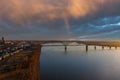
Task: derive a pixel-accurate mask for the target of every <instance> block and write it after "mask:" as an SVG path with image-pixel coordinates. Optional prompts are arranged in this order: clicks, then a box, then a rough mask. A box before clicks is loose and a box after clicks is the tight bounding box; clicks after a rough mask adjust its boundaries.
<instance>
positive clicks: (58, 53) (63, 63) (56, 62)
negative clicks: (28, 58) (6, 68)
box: [40, 46, 120, 80]
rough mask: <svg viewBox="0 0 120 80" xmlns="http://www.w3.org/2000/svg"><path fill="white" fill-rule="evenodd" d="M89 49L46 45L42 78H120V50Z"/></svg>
mask: <svg viewBox="0 0 120 80" xmlns="http://www.w3.org/2000/svg"><path fill="white" fill-rule="evenodd" d="M89 48H90V49H89V51H88V52H87V53H86V51H85V47H84V46H79V47H68V51H67V52H64V47H45V48H42V53H41V59H40V69H41V80H120V50H119V49H118V50H115V49H114V48H113V49H112V50H109V49H108V48H106V49H105V50H102V49H101V47H97V50H94V47H89Z"/></svg>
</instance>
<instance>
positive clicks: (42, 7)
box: [0, 0, 120, 40]
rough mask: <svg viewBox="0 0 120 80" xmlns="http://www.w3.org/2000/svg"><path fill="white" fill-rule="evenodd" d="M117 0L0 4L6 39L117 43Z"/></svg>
mask: <svg viewBox="0 0 120 80" xmlns="http://www.w3.org/2000/svg"><path fill="white" fill-rule="evenodd" d="M119 8H120V0H0V36H5V37H6V38H7V39H18V40H20V39H21V40H23V39H24V40H41V39H109V40H120V36H119V34H120V9H119Z"/></svg>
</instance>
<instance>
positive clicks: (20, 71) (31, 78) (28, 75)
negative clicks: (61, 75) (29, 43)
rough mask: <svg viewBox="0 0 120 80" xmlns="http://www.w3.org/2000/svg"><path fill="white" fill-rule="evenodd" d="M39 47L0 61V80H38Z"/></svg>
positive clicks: (34, 46) (36, 46)
mask: <svg viewBox="0 0 120 80" xmlns="http://www.w3.org/2000/svg"><path fill="white" fill-rule="evenodd" d="M40 50H41V49H40V46H39V45H33V47H32V49H31V50H24V51H20V52H19V53H16V54H14V55H12V56H10V57H8V58H6V59H4V60H2V61H0V80H40V66H39V64H40V63H39V59H40Z"/></svg>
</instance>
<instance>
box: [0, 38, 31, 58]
mask: <svg viewBox="0 0 120 80" xmlns="http://www.w3.org/2000/svg"><path fill="white" fill-rule="evenodd" d="M27 49H31V44H29V43H27V42H23V41H21V42H15V41H5V39H4V37H2V40H0V60H1V59H3V58H5V57H6V56H11V55H13V54H14V53H19V52H20V51H22V50H27Z"/></svg>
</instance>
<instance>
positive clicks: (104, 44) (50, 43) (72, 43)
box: [29, 40, 120, 52]
mask: <svg viewBox="0 0 120 80" xmlns="http://www.w3.org/2000/svg"><path fill="white" fill-rule="evenodd" d="M29 42H30V43H32V44H39V45H41V48H42V47H45V46H64V49H65V51H67V46H81V45H85V50H86V52H87V51H88V49H89V46H94V49H95V50H96V48H97V46H101V48H102V49H104V48H105V47H109V49H111V48H112V47H114V48H115V49H117V47H120V41H99V40H94V41H92V40H84V41H83V40H41V41H29Z"/></svg>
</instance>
